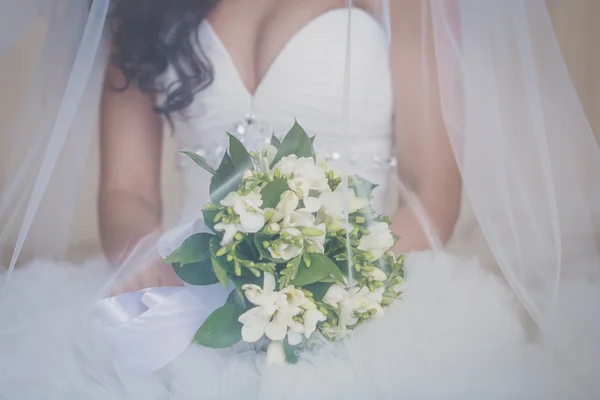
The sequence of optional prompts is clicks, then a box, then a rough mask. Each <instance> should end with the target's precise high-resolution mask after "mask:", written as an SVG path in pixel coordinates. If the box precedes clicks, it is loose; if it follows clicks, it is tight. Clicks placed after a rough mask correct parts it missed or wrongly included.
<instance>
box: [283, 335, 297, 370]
mask: <svg viewBox="0 0 600 400" xmlns="http://www.w3.org/2000/svg"><path fill="white" fill-rule="evenodd" d="M298 347H299V346H292V345H291V344H289V343H288V341H287V338H286V340H284V341H283V351H284V352H285V360H286V361H287V362H288V364H296V363H297V362H298V356H297V355H296V350H298Z"/></svg>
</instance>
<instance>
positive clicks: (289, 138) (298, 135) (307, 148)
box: [271, 121, 315, 166]
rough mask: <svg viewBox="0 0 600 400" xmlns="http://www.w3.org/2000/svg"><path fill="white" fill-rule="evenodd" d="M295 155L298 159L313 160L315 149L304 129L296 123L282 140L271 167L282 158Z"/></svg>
mask: <svg viewBox="0 0 600 400" xmlns="http://www.w3.org/2000/svg"><path fill="white" fill-rule="evenodd" d="M292 154H295V155H296V156H298V157H312V158H313V159H314V158H315V149H314V147H313V144H312V140H311V139H310V138H309V137H308V135H307V134H306V132H305V131H304V129H302V127H301V126H300V125H299V124H298V121H295V122H294V126H292V129H290V131H289V132H288V134H287V135H285V137H284V138H283V141H282V142H281V146H280V147H279V150H278V151H277V155H276V156H275V158H274V159H273V162H272V163H271V166H273V165H275V164H276V163H277V162H278V161H279V160H281V159H282V158H283V157H286V156H289V155H292Z"/></svg>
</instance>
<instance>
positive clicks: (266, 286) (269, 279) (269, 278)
mask: <svg viewBox="0 0 600 400" xmlns="http://www.w3.org/2000/svg"><path fill="white" fill-rule="evenodd" d="M273 290H275V275H273V274H272V273H270V272H265V273H264V274H263V291H264V292H265V293H271V292H273Z"/></svg>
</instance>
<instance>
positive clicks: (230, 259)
mask: <svg viewBox="0 0 600 400" xmlns="http://www.w3.org/2000/svg"><path fill="white" fill-rule="evenodd" d="M226 260H227V261H229V262H232V261H233V256H232V255H231V254H227V257H226Z"/></svg>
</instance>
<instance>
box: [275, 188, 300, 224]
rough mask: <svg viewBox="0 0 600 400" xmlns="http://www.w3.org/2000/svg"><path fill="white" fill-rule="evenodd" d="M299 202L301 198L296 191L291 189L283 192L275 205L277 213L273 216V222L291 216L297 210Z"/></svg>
mask: <svg viewBox="0 0 600 400" xmlns="http://www.w3.org/2000/svg"><path fill="white" fill-rule="evenodd" d="M299 203H300V199H298V196H297V195H296V193H294V192H292V191H291V190H286V191H285V192H283V193H282V194H281V196H280V198H279V203H277V205H276V206H275V213H273V216H272V217H271V222H281V221H282V220H284V219H285V218H286V217H288V218H289V217H290V215H291V214H292V213H293V212H294V211H296V208H298V204H299Z"/></svg>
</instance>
